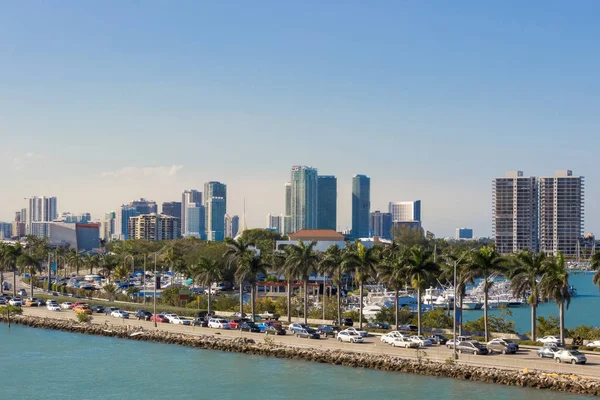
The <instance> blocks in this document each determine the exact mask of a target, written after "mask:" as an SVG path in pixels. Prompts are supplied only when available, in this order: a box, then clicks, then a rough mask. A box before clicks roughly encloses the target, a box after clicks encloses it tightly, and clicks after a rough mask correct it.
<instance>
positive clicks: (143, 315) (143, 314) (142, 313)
mask: <svg viewBox="0 0 600 400" xmlns="http://www.w3.org/2000/svg"><path fill="white" fill-rule="evenodd" d="M135 317H136V318H137V319H143V320H144V321H150V318H152V313H151V312H149V311H146V310H137V311H136V312H135Z"/></svg>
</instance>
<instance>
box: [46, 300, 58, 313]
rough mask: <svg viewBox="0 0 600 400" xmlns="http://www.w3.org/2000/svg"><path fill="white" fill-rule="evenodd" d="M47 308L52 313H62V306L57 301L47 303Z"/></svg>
mask: <svg viewBox="0 0 600 400" xmlns="http://www.w3.org/2000/svg"><path fill="white" fill-rule="evenodd" d="M46 308H47V309H48V310H50V311H60V306H59V305H58V303H57V302H56V301H49V302H47V303H46Z"/></svg>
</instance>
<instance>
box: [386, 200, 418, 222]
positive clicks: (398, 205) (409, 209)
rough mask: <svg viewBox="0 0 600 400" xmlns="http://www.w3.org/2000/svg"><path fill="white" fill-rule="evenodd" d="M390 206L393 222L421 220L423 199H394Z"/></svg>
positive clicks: (389, 210)
mask: <svg viewBox="0 0 600 400" xmlns="http://www.w3.org/2000/svg"><path fill="white" fill-rule="evenodd" d="M388 207H389V209H388V212H389V213H390V214H392V221H393V222H412V221H416V222H421V200H415V201H393V202H390V204H389V206H388Z"/></svg>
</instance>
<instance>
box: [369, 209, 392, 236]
mask: <svg viewBox="0 0 600 400" xmlns="http://www.w3.org/2000/svg"><path fill="white" fill-rule="evenodd" d="M370 222H371V224H370V225H371V226H370V231H371V232H370V233H371V236H377V237H379V238H382V239H391V238H392V214H390V213H382V212H381V211H375V212H372V213H371V221H370Z"/></svg>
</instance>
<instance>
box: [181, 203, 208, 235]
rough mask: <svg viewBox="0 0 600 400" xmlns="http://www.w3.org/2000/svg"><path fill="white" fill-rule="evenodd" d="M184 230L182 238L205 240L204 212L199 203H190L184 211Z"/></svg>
mask: <svg viewBox="0 0 600 400" xmlns="http://www.w3.org/2000/svg"><path fill="white" fill-rule="evenodd" d="M185 214H186V215H187V218H186V224H187V226H186V228H185V235H184V237H195V238H198V239H206V212H205V210H204V206H203V205H202V204H200V203H190V204H188V208H187V209H186V211H185Z"/></svg>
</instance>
